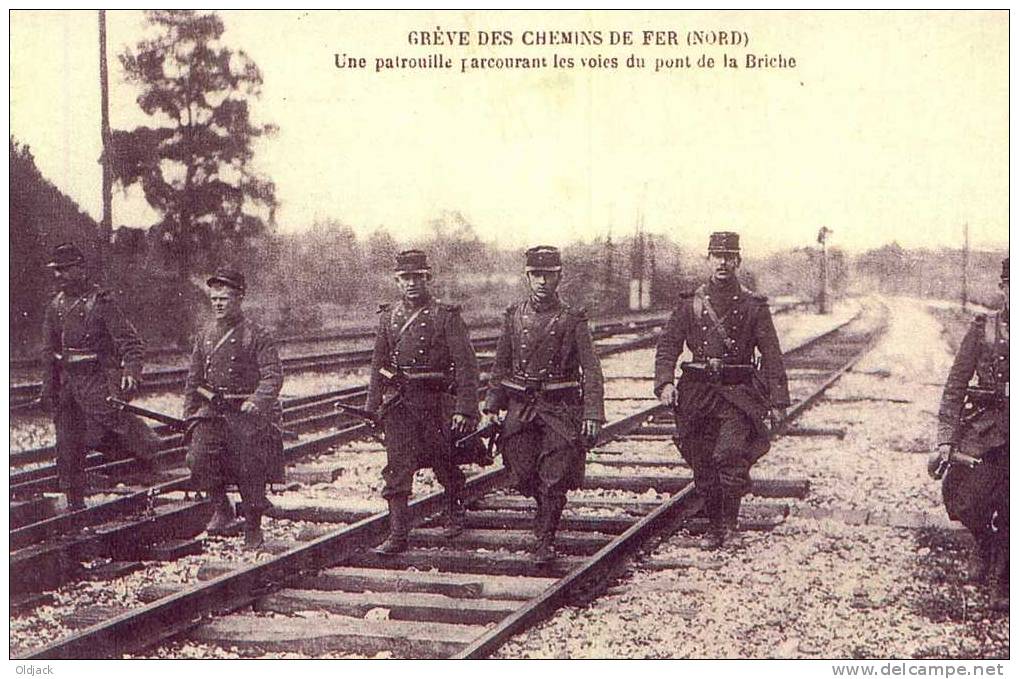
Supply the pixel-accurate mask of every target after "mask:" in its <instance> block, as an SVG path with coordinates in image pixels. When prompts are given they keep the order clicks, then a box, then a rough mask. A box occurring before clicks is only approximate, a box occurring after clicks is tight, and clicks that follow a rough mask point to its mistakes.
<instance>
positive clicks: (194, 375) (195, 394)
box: [184, 269, 283, 549]
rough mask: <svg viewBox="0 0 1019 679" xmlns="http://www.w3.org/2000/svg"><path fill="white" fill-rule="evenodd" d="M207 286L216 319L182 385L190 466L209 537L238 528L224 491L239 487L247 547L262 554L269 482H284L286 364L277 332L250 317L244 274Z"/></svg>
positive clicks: (200, 337)
mask: <svg viewBox="0 0 1019 679" xmlns="http://www.w3.org/2000/svg"><path fill="white" fill-rule="evenodd" d="M207 284H208V286H209V302H210V304H211V306H212V312H213V315H214V317H215V318H214V320H213V321H212V323H210V324H209V325H208V326H207V327H205V328H203V329H202V330H200V331H199V332H198V334H197V335H196V336H195V345H194V350H193V351H192V352H191V366H190V369H189V370H188V377H187V382H186V384H185V386H184V418H185V419H187V420H188V422H189V430H188V434H189V437H190V445H189V448H188V455H187V463H188V467H189V468H190V469H191V479H192V481H193V482H194V484H195V485H196V486H197V487H198V488H200V489H202V490H204V491H206V492H207V493H208V496H209V500H210V501H211V503H212V506H213V514H212V518H211V519H210V521H209V524H208V526H206V531H207V532H208V533H209V535H221V534H223V533H224V532H225V530H226V529H227V528H228V527H229V526H230V524H231V523H232V521H233V518H234V513H233V508H232V507H231V505H230V501H229V500H228V499H227V495H226V487H227V484H236V485H237V489H238V491H239V492H240V495H241V500H242V501H243V503H244V547H245V549H257V548H258V547H260V546H261V545H262V543H263V535H262V514H263V513H264V512H265V511H266V510H267V509H268V508H269V507H270V504H269V501H268V500H267V499H266V497H265V486H266V483H269V482H281V481H283V455H282V453H283V439H282V435H281V432H280V427H281V426H282V419H283V411H282V408H281V406H280V403H279V400H278V399H279V393H280V389H281V388H282V387H283V366H282V364H281V362H280V357H279V353H278V351H277V348H276V341H275V339H274V338H273V336H272V334H271V333H270V332H269V331H268V330H267V329H265V328H263V327H262V326H260V325H258V324H256V323H253V322H252V321H249V320H247V319H246V318H245V317H244V312H243V310H242V308H241V303H242V302H243V300H244V293H245V289H246V288H245V282H244V276H243V275H242V274H240V273H238V272H236V271H232V270H229V269H224V270H220V271H218V272H217V273H216V274H215V275H214V276H212V277H211V278H209V279H208V281H207Z"/></svg>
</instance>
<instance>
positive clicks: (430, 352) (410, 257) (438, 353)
mask: <svg viewBox="0 0 1019 679" xmlns="http://www.w3.org/2000/svg"><path fill="white" fill-rule="evenodd" d="M431 278H432V269H431V267H430V266H429V265H428V261H427V258H426V256H425V253H424V252H421V251H420V250H406V251H404V252H401V253H399V254H398V255H397V256H396V282H397V285H398V286H399V288H400V292H401V293H402V296H403V299H402V301H401V302H400V303H399V304H396V305H392V306H390V305H388V304H383V305H380V307H379V314H380V318H379V330H378V334H377V335H376V336H375V350H374V352H373V354H372V365H371V377H370V379H369V383H368V398H367V403H366V406H365V409H366V410H367V411H368V412H370V413H372V414H374V415H376V416H377V418H378V420H379V421H380V422H381V425H382V427H383V429H384V431H385V446H386V466H385V468H384V469H383V470H382V478H383V480H384V482H385V485H384V487H383V489H382V496H383V497H384V498H386V501H387V502H388V504H389V537H388V538H387V539H386V541H385V542H384V543H382V545H380V546H379V547H378V548H377V549H376V551H377V552H379V553H381V554H396V553H399V552H402V551H404V550H406V549H407V535H408V532H409V530H410V523H409V516H408V514H407V499H408V497H409V496H410V492H411V487H412V484H413V481H414V473H415V472H416V471H417V470H418V469H423V468H426V467H431V468H432V469H433V470H434V472H435V477H436V479H437V480H438V481H439V483H440V484H442V487H443V488H444V489H445V491H446V497H447V506H446V527H445V531H444V534H445V536H446V537H448V538H452V537H455V536H457V535H459V534H460V533H461V532H463V527H464V508H463V498H462V494H463V488H464V474H463V472H462V471H461V470H460V467H459V466H458V463H466V462H471V461H473V460H468V459H461V458H460V457H458V453H457V450H456V449H455V447H454V445H453V444H454V440H455V438H456V437H461V436H463V435H465V434H466V433H467V432H468V431H469V430H471V429H472V428H473V427H474V425H475V424H476V423H477V421H478V363H477V359H476V358H475V356H474V349H473V348H472V347H471V343H470V338H469V336H468V332H467V326H466V325H465V324H464V321H463V318H461V316H460V307H459V306H457V305H454V304H444V303H442V302H440V301H438V300H436V299H434V298H433V297H432V295H431V293H430V291H429V289H428V288H429V283H430V281H431Z"/></svg>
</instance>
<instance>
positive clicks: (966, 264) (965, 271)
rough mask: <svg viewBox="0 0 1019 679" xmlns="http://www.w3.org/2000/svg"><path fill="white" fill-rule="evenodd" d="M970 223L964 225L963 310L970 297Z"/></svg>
mask: <svg viewBox="0 0 1019 679" xmlns="http://www.w3.org/2000/svg"><path fill="white" fill-rule="evenodd" d="M968 275H969V224H968V223H967V224H963V226H962V310H963V311H965V310H966V301H967V298H968V297H969V290H968V287H969V281H968V280H967V276H968Z"/></svg>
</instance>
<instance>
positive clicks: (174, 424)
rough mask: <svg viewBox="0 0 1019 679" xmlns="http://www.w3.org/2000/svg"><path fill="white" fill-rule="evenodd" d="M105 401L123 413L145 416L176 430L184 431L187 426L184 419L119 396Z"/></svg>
mask: <svg viewBox="0 0 1019 679" xmlns="http://www.w3.org/2000/svg"><path fill="white" fill-rule="evenodd" d="M106 402H107V403H109V404H110V405H112V406H113V407H114V408H116V409H117V410H121V411H123V412H125V413H131V414H132V415H140V416H142V417H147V418H148V419H150V420H155V421H156V422H159V423H160V424H165V425H167V426H168V427H171V428H173V429H175V430H177V431H184V430H185V429H187V426H188V425H187V422H185V421H184V420H180V419H177V418H176V417H173V416H171V415H164V414H163V413H158V412H156V411H155V410H149V409H147V408H141V407H139V406H136V405H132V404H130V403H128V402H127V401H121V400H120V399H119V398H115V397H113V396H110V397H109V398H107V399H106Z"/></svg>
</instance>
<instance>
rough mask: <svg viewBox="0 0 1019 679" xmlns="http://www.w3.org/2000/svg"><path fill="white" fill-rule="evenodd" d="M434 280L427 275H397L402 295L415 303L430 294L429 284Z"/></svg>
mask: <svg viewBox="0 0 1019 679" xmlns="http://www.w3.org/2000/svg"><path fill="white" fill-rule="evenodd" d="M431 280H432V277H431V275H430V274H427V273H414V272H408V273H401V274H397V275H396V284H397V285H398V286H399V287H400V293H401V294H402V295H403V298H404V299H405V300H407V301H408V302H413V301H416V300H419V299H421V298H422V297H424V296H425V295H426V294H427V292H428V282H429V281H431Z"/></svg>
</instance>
